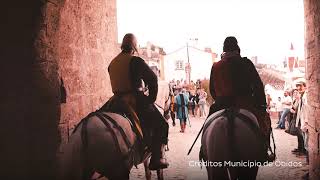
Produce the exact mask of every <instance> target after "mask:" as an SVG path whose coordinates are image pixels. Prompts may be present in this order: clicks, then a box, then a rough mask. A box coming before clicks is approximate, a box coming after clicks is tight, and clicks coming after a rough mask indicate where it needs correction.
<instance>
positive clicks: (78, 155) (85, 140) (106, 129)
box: [58, 82, 169, 180]
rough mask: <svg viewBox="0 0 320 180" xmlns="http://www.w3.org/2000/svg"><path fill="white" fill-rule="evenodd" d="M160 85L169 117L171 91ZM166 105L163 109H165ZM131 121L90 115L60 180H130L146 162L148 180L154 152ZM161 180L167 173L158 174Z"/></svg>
mask: <svg viewBox="0 0 320 180" xmlns="http://www.w3.org/2000/svg"><path fill="white" fill-rule="evenodd" d="M165 86H167V87H168V84H166V83H164V82H160V83H159V93H158V97H157V101H156V104H158V106H159V110H160V112H161V111H163V113H164V111H165V112H166V113H168V109H169V101H168V100H167V99H169V88H166V87H165ZM161 105H162V106H161ZM144 148H145V147H143V146H141V144H140V142H139V141H138V137H137V135H136V133H135V132H134V130H133V128H132V126H131V123H130V121H128V120H127V119H126V118H125V117H124V116H122V115H120V114H116V113H111V112H104V111H103V110H98V111H96V112H93V113H90V114H89V115H88V116H87V117H86V118H84V119H83V120H82V121H81V122H80V123H79V124H78V125H77V127H76V129H75V131H74V132H73V134H72V135H71V136H70V139H69V142H68V143H67V144H66V145H65V146H64V147H62V151H63V154H62V155H61V156H60V158H59V173H58V174H59V180H89V179H91V178H92V176H93V175H94V174H100V175H101V176H104V177H107V178H108V179H109V180H127V179H129V173H130V170H131V169H132V167H133V166H134V165H138V164H140V163H142V162H144V165H145V172H146V178H147V180H149V179H151V172H150V170H149V169H148V163H149V158H150V152H145V149H144ZM157 173H158V179H163V171H162V170H158V171H157Z"/></svg>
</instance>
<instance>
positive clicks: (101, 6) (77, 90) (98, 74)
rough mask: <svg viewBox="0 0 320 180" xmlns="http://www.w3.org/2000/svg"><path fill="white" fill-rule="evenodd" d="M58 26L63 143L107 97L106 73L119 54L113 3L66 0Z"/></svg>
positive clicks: (109, 91)
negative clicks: (62, 94)
mask: <svg viewBox="0 0 320 180" xmlns="http://www.w3.org/2000/svg"><path fill="white" fill-rule="evenodd" d="M60 17H61V19H60V26H59V35H58V36H59V47H58V55H59V62H58V64H59V73H60V77H61V78H62V80H63V82H64V87H65V89H66V94H67V95H66V103H65V104H62V106H61V120H60V125H59V126H60V128H61V130H62V132H63V136H62V138H63V142H66V141H67V138H68V133H67V132H70V131H72V129H73V128H74V126H75V125H76V124H77V123H78V122H79V121H80V120H81V119H82V118H83V117H85V116H86V115H87V114H88V113H90V112H91V111H94V110H97V109H98V108H99V107H100V106H102V105H103V103H104V102H106V100H107V99H108V98H109V97H110V96H111V86H110V83H109V74H108V71H107V68H108V65H109V62H110V61H111V60H112V58H113V57H114V56H115V55H116V53H117V52H118V51H119V50H118V49H119V48H117V23H116V1H115V0H96V1H87V0H68V1H66V3H65V5H64V6H63V8H62V11H61V14H60Z"/></svg>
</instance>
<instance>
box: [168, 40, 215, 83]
mask: <svg viewBox="0 0 320 180" xmlns="http://www.w3.org/2000/svg"><path fill="white" fill-rule="evenodd" d="M188 54H189V58H188ZM188 59H189V62H190V68H191V71H190V80H192V81H193V82H196V80H197V79H210V72H211V67H212V64H213V62H214V61H215V60H216V54H215V53H212V52H211V50H209V51H208V48H206V49H205V50H201V49H198V48H195V47H190V46H189V47H188V48H187V46H185V47H184V48H181V49H180V50H178V51H175V52H174V53H171V54H167V55H165V56H164V76H165V80H166V81H171V80H173V79H175V80H183V81H184V80H186V81H188V68H186V67H187V65H188Z"/></svg>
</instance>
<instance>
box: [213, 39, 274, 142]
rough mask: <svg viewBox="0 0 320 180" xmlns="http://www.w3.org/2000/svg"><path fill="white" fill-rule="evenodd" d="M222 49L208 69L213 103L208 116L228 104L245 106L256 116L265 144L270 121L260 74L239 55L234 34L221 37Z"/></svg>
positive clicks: (228, 106) (267, 138)
mask: <svg viewBox="0 0 320 180" xmlns="http://www.w3.org/2000/svg"><path fill="white" fill-rule="evenodd" d="M223 51H224V53H223V54H222V59H221V61H219V62H216V63H214V64H213V66H212V69H211V76H210V93H211V96H212V97H213V99H214V100H215V103H214V104H212V106H211V107H210V112H209V116H210V115H211V114H213V113H214V112H216V111H218V110H221V109H225V108H230V107H235V108H243V109H247V110H249V111H251V112H252V113H253V114H255V116H256V117H257V120H258V122H259V127H260V129H261V131H262V133H263V135H264V136H265V140H266V141H267V143H268V144H269V137H270V130H271V129H270V128H271V120H270V117H269V115H268V113H267V112H266V96H265V93H264V86H263V83H262V81H261V79H260V76H259V74H258V72H257V70H256V69H255V66H254V65H253V63H252V62H251V61H250V60H249V59H247V58H243V57H241V56H240V48H239V46H238V42H237V40H236V38H235V37H227V38H226V39H225V42H224V47H223Z"/></svg>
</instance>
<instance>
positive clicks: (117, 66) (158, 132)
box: [108, 34, 169, 170]
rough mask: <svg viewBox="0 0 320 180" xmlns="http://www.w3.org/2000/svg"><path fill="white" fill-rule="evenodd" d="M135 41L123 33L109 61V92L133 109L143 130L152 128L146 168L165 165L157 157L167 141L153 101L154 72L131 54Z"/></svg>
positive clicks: (165, 129) (131, 36)
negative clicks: (120, 41)
mask: <svg viewBox="0 0 320 180" xmlns="http://www.w3.org/2000/svg"><path fill="white" fill-rule="evenodd" d="M135 41H136V40H135V37H134V36H133V35H132V34H127V35H126V36H125V37H124V39H123V42H122V46H121V49H122V52H121V53H120V54H119V55H118V56H117V57H115V58H114V59H113V60H112V61H111V63H110V65H109V68H108V71H109V74H110V81H111V86H112V92H113V93H114V95H115V96H116V97H120V98H121V100H122V101H123V102H124V103H126V104H127V105H129V106H130V107H131V108H132V109H133V110H134V111H135V112H137V115H138V117H139V120H140V122H141V126H142V129H143V130H144V131H143V132H144V133H145V132H146V130H151V131H152V140H151V152H152V157H151V160H150V166H149V169H151V170H156V169H161V168H167V167H168V163H167V162H165V161H164V159H163V157H161V155H162V152H161V150H162V149H163V148H162V147H163V145H164V144H167V141H168V128H169V127H168V124H167V122H166V120H165V119H164V117H163V116H162V114H161V113H160V112H159V111H158V109H157V108H156V106H155V105H154V102H155V101H156V98H157V93H158V80H157V76H156V75H155V74H154V72H153V71H152V70H151V69H150V68H149V66H148V65H147V64H146V63H145V62H144V60H143V59H141V58H140V57H137V56H133V54H134V52H135V51H136V44H135ZM142 81H143V82H144V84H145V85H146V86H147V87H148V89H149V95H148V96H146V95H145V93H144V91H142V90H141V86H142Z"/></svg>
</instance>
